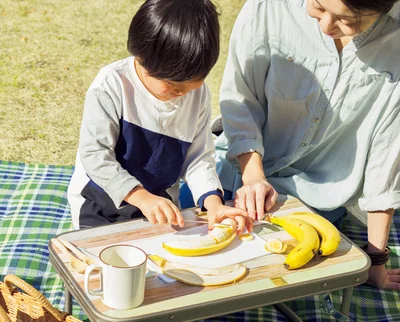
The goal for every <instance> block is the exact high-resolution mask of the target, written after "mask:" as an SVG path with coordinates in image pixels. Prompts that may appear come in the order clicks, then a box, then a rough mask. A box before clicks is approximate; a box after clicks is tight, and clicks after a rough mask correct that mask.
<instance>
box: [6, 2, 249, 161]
mask: <svg viewBox="0 0 400 322" xmlns="http://www.w3.org/2000/svg"><path fill="white" fill-rule="evenodd" d="M141 3H142V2H141V1H127V0H121V1H118V5H116V4H115V3H114V2H112V1H105V0H97V1H93V0H85V1H81V0H75V1H60V0H45V1H43V0H40V1H39V0H29V1H15V0H2V1H1V3H0V30H1V35H0V138H1V139H0V159H1V160H9V161H19V162H27V163H45V164H58V165H70V164H73V163H74V160H75V154H76V148H77V144H78V139H79V127H80V121H81V117H82V109H83V103H84V98H85V93H86V91H87V89H88V87H89V85H90V83H91V82H92V80H93V79H94V77H95V75H96V74H97V72H98V71H99V69H100V68H101V67H103V66H105V65H107V64H109V63H111V62H113V61H115V60H118V59H121V58H124V57H126V56H128V55H129V53H128V51H127V50H126V38H127V33H128V28H129V24H130V22H131V19H132V16H133V14H134V13H135V12H136V10H137V8H138V7H139V5H140V4H141ZM218 3H219V5H220V6H221V7H222V16H221V17H220V22H221V29H222V34H221V37H222V40H221V55H220V59H219V61H218V63H217V65H216V66H215V68H214V69H213V70H212V72H211V73H210V75H209V76H208V77H207V80H206V81H207V83H208V85H209V87H210V89H211V91H212V94H213V100H212V104H213V116H215V115H217V114H218V113H219V107H218V96H219V87H220V83H221V78H222V73H223V68H224V65H225V60H226V54H227V46H228V41H229V35H230V32H231V28H232V25H233V22H234V20H235V19H236V16H237V14H238V12H239V9H240V7H241V6H242V4H243V3H244V0H221V1H218Z"/></svg>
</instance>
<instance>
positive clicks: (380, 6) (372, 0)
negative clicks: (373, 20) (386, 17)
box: [342, 0, 398, 13]
mask: <svg viewBox="0 0 400 322" xmlns="http://www.w3.org/2000/svg"><path fill="white" fill-rule="evenodd" d="M342 1H343V3H344V4H345V5H346V7H347V8H349V9H350V10H351V11H353V12H355V13H360V12H361V11H375V12H378V13H387V12H389V11H390V10H391V9H392V7H393V6H394V4H395V3H396V2H397V1H398V0H342Z"/></svg>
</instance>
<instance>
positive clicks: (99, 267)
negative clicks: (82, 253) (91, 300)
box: [85, 263, 103, 297]
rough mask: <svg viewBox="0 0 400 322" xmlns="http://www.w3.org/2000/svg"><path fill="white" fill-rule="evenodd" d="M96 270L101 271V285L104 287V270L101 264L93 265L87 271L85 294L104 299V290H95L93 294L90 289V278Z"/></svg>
mask: <svg viewBox="0 0 400 322" xmlns="http://www.w3.org/2000/svg"><path fill="white" fill-rule="evenodd" d="M95 269H98V270H100V285H103V268H102V266H101V265H100V264H96V263H95V264H92V265H90V266H89V267H88V268H86V270H85V292H86V294H89V295H92V296H97V297H102V296H103V290H102V289H97V290H94V291H93V292H92V291H90V289H89V278H90V273H92V272H93V271H94V270H95Z"/></svg>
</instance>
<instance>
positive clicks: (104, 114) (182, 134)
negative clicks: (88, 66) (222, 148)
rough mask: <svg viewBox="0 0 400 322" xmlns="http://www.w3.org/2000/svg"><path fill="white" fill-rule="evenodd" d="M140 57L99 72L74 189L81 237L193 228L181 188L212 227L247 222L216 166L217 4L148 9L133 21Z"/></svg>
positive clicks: (168, 1) (131, 40) (172, 3)
mask: <svg viewBox="0 0 400 322" xmlns="http://www.w3.org/2000/svg"><path fill="white" fill-rule="evenodd" d="M128 50H129V52H130V53H131V54H132V56H130V57H128V58H126V59H122V60H120V61H117V62H114V63H112V64H110V65H108V66H106V67H104V68H103V69H101V71H100V72H99V74H98V75H97V77H96V78H95V80H94V81H93V83H92V85H91V86H90V88H89V90H88V92H87V95H86V101H85V107H84V113H83V120H82V126H81V133H80V141H79V149H78V153H77V159H76V168H75V172H74V174H73V176H72V179H71V183H70V186H69V189H68V200H69V203H70V205H71V213H72V219H73V224H74V227H75V228H83V227H93V226H97V225H104V224H108V223H113V222H117V221H123V220H129V219H131V218H136V217H139V216H141V215H144V216H146V217H147V218H148V220H149V222H151V223H159V224H163V223H167V222H168V223H169V224H175V225H176V224H177V225H180V226H183V224H184V220H183V218H182V215H181V213H180V210H179V208H178V207H177V205H178V204H179V202H178V195H179V181H180V179H183V180H184V181H186V182H187V183H188V185H189V187H190V190H191V192H192V194H193V196H194V200H196V201H197V204H198V205H199V206H200V207H202V208H203V209H204V210H208V216H209V222H210V223H211V224H212V223H213V222H216V221H221V220H222V219H224V218H226V217H231V218H233V219H235V220H236V221H237V223H238V231H239V232H240V231H241V230H242V229H243V228H244V227H245V226H246V227H247V228H248V229H249V230H251V225H252V224H251V220H250V219H249V217H248V216H247V213H246V212H244V211H242V210H240V209H235V208H231V207H227V206H225V205H223V199H222V198H223V193H222V187H221V184H220V182H219V179H218V176H217V174H216V171H215V161H214V158H213V156H212V154H213V152H214V145H213V141H212V133H211V131H210V116H211V102H210V92H209V90H208V88H207V86H206V85H205V84H204V79H205V77H206V76H207V75H208V73H209V72H210V70H211V68H212V67H213V66H214V64H215V63H216V61H217V59H218V55H219V23H218V13H217V11H216V8H215V6H214V5H213V4H212V2H211V1H210V0H187V1H182V0H148V1H146V2H145V3H144V4H143V5H142V6H141V7H140V9H139V11H138V12H137V13H136V15H135V16H134V17H133V19H132V22H131V25H130V28H129V36H128Z"/></svg>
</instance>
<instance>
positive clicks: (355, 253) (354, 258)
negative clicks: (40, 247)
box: [49, 197, 369, 321]
mask: <svg viewBox="0 0 400 322" xmlns="http://www.w3.org/2000/svg"><path fill="white" fill-rule="evenodd" d="M278 200H279V199H278ZM294 211H311V210H310V209H309V208H307V207H306V206H305V205H304V204H302V203H301V202H300V201H299V200H298V199H296V198H293V197H289V198H283V199H282V198H281V200H280V201H278V202H277V203H276V205H275V206H274V208H273V209H272V210H271V211H270V213H271V214H274V215H276V216H281V215H285V214H289V213H292V212H294ZM199 212H200V211H199V209H197V208H193V209H186V210H184V211H183V215H184V217H185V218H186V219H191V220H196V219H198V218H199V217H198V216H197V215H196V213H197V214H198V213H199ZM196 225H197V224H196V223H191V224H189V223H187V224H186V225H185V228H184V229H188V228H192V227H195V226H196ZM175 231H176V229H174V228H173V227H171V226H168V225H163V226H160V225H152V224H150V223H148V222H145V221H143V220H136V221H132V222H127V223H121V224H113V225H109V226H103V227H98V228H91V229H85V230H79V231H72V232H68V233H65V234H62V235H60V236H58V237H62V238H63V239H65V240H68V241H70V242H72V243H74V244H75V245H77V246H80V247H84V248H86V249H87V250H89V251H92V252H94V253H98V252H99V249H101V248H103V247H106V246H109V245H111V244H118V243H131V242H133V241H135V240H138V239H143V238H149V237H152V236H158V235H161V234H167V233H171V232H175ZM254 232H255V233H257V234H258V235H259V236H260V237H261V238H263V239H267V238H268V237H271V236H274V237H279V238H280V239H282V241H284V242H285V243H287V244H288V251H290V247H294V246H295V245H296V243H297V242H296V240H294V239H293V238H292V237H291V236H290V235H288V234H287V233H286V232H285V231H282V230H281V229H279V228H278V227H277V226H273V225H268V224H266V225H261V226H256V227H254ZM49 249H50V254H51V262H52V264H53V266H54V267H55V269H56V270H57V272H58V273H59V274H60V276H61V278H62V279H63V280H64V281H65V284H66V286H67V287H68V289H69V291H70V292H71V293H72V295H73V296H74V297H75V299H76V300H77V301H78V302H79V304H80V305H81V306H82V308H83V309H84V310H85V312H86V313H87V314H88V316H89V318H92V319H93V320H96V321H136V320H141V321H144V320H149V321H150V320H153V321H171V320H175V321H182V320H185V321H187V320H194V319H200V318H205V317H208V316H213V315H214V316H215V315H221V314H226V313H229V312H233V311H238V310H242V309H247V308H251V307H257V306H262V305H268V304H274V303H278V302H283V301H287V300H291V299H295V298H300V297H305V296H308V295H311V294H317V293H322V292H327V291H330V290H334V289H342V288H346V287H351V286H354V285H358V284H361V283H363V282H364V281H365V280H366V279H367V273H368V268H369V260H368V258H367V257H366V256H365V254H364V253H363V252H362V251H361V250H360V249H359V248H358V247H357V246H355V245H354V244H353V243H352V242H351V241H350V240H349V239H347V238H346V237H345V236H344V235H342V240H341V243H340V246H339V248H338V249H337V251H336V252H335V253H334V254H332V255H330V256H328V257H320V256H315V257H314V258H313V259H312V260H311V261H310V262H309V263H308V264H307V265H305V266H303V267H302V268H300V269H297V270H287V269H285V268H284V266H283V262H284V260H285V256H286V254H287V252H286V253H285V254H269V253H268V252H266V255H265V256H262V257H259V258H256V259H253V260H250V261H247V262H244V264H245V265H246V266H247V268H248V273H247V275H246V276H245V278H243V279H242V280H240V281H239V282H236V283H234V284H229V285H224V286H217V287H198V286H189V285H186V284H183V283H181V282H174V283H165V282H163V281H162V280H160V279H159V278H158V277H156V276H153V277H149V278H147V280H146V290H145V299H144V302H143V304H142V305H141V306H139V307H138V308H135V309H132V310H113V309H111V308H109V307H107V306H105V305H104V304H103V303H102V301H101V300H100V299H91V298H89V297H88V296H87V295H86V294H85V292H84V290H83V277H84V275H83V274H79V273H76V272H71V271H70V267H69V263H68V259H67V258H66V257H65V256H64V254H62V253H61V252H60V251H59V249H58V248H57V247H55V246H54V245H52V243H50V244H49ZM99 284H100V283H99V275H93V276H92V277H91V280H90V288H91V289H94V288H99V287H100V285H99Z"/></svg>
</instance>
